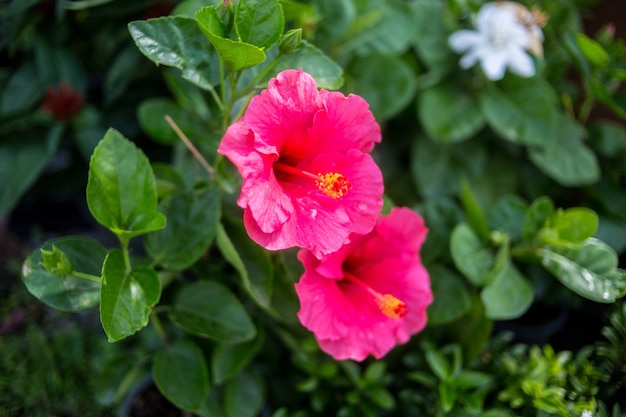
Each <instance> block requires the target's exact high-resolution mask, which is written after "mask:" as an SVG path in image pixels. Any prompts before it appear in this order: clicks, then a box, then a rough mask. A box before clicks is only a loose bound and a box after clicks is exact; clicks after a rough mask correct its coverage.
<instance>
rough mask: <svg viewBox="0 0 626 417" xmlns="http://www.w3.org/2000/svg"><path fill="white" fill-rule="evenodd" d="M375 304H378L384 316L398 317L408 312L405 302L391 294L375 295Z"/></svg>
mask: <svg viewBox="0 0 626 417" xmlns="http://www.w3.org/2000/svg"><path fill="white" fill-rule="evenodd" d="M376 304H378V308H380V311H381V312H382V313H383V314H384V315H385V316H387V317H389V318H392V319H400V318H402V317H404V316H406V315H407V313H408V312H409V311H408V310H407V308H406V304H405V303H404V302H403V301H400V300H398V299H397V298H396V297H394V296H393V295H391V294H384V295H382V296H380V297H376Z"/></svg>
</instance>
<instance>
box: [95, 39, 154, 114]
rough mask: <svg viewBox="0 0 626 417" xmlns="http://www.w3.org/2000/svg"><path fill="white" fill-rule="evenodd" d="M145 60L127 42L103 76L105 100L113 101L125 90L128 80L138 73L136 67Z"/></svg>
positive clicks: (109, 102) (134, 47)
mask: <svg viewBox="0 0 626 417" xmlns="http://www.w3.org/2000/svg"><path fill="white" fill-rule="evenodd" d="M142 61H144V62H147V61H145V60H144V58H143V57H142V56H141V54H140V53H139V51H138V50H137V47H136V46H135V45H133V44H130V43H129V44H128V45H127V46H126V47H125V48H124V49H122V50H121V51H120V52H119V53H118V54H117V55H116V56H115V58H114V59H113V62H111V64H110V65H109V68H108V70H107V72H106V74H105V77H104V96H105V102H106V103H107V104H111V103H113V102H115V100H117V99H118V98H119V97H120V96H121V95H122V94H123V93H124V91H126V89H127V87H128V85H129V84H130V82H131V81H132V80H133V78H135V76H137V75H138V71H137V68H138V67H139V66H140V65H141V62H142Z"/></svg>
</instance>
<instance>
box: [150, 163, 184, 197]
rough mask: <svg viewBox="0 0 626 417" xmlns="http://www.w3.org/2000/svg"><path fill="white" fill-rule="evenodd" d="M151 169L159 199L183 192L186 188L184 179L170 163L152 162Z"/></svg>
mask: <svg viewBox="0 0 626 417" xmlns="http://www.w3.org/2000/svg"><path fill="white" fill-rule="evenodd" d="M152 170H153V171H154V177H155V179H156V187H157V194H158V196H159V199H164V198H165V197H168V196H170V195H172V194H176V193H184V192H185V191H186V190H187V189H188V188H187V184H186V183H185V179H184V178H183V177H182V175H181V174H180V173H179V172H178V171H176V169H174V167H172V166H171V165H169V164H165V163H163V162H157V163H153V164H152Z"/></svg>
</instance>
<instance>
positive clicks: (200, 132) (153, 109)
mask: <svg viewBox="0 0 626 417" xmlns="http://www.w3.org/2000/svg"><path fill="white" fill-rule="evenodd" d="M166 115H169V116H170V117H171V118H172V120H174V122H176V124H177V125H178V127H180V129H181V130H182V131H183V133H185V135H186V136H187V137H189V138H192V139H193V138H201V137H203V136H204V135H206V131H207V130H208V126H207V124H206V123H205V122H204V121H203V120H202V119H201V118H200V117H199V116H197V115H195V114H193V113H191V112H189V111H187V110H185V109H183V108H182V107H181V106H179V105H178V104H177V103H176V102H175V101H174V100H171V99H168V98H160V97H152V98H149V99H147V100H144V101H143V102H142V103H141V104H140V105H139V108H138V109H137V116H138V119H139V124H140V126H141V128H142V129H143V131H144V132H146V134H147V135H148V136H150V138H152V139H154V140H155V141H156V142H160V143H165V144H172V143H177V142H179V141H180V139H179V138H178V135H177V134H176V132H174V130H173V129H172V127H171V126H170V125H169V123H167V121H166V120H165V116H166ZM192 142H193V140H192Z"/></svg>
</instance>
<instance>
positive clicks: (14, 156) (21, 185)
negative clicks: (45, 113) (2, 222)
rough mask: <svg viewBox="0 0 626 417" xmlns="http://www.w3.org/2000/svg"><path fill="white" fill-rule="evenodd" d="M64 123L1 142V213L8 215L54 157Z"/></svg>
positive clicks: (33, 130)
mask: <svg viewBox="0 0 626 417" xmlns="http://www.w3.org/2000/svg"><path fill="white" fill-rule="evenodd" d="M62 135H63V126H62V125H61V124H54V125H51V126H49V127H46V126H38V127H34V128H33V129H32V130H29V131H26V132H16V133H15V137H11V136H13V135H7V136H8V137H6V138H3V139H2V140H1V141H0V215H4V216H6V215H8V214H9V213H10V212H11V211H12V210H13V208H14V207H15V206H16V205H17V204H18V202H19V200H20V198H21V197H22V195H23V194H24V193H25V192H26V191H27V190H28V189H29V187H30V186H31V185H32V184H33V183H34V182H35V181H36V180H37V178H38V177H39V176H40V175H41V172H42V171H43V170H44V168H45V167H46V165H47V164H48V163H49V162H50V160H51V159H52V158H53V157H54V155H55V153H56V151H57V149H58V147H59V143H60V142H61V137H62Z"/></svg>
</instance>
